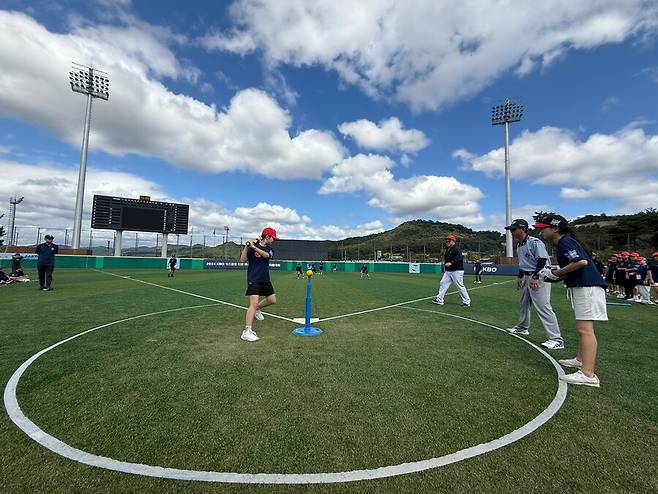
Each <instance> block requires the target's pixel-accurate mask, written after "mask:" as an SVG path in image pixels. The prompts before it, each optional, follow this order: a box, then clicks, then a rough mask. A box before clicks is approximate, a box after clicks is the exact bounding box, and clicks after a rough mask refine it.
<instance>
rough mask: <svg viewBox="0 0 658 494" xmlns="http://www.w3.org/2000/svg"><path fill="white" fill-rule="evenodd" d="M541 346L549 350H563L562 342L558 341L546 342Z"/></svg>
mask: <svg viewBox="0 0 658 494" xmlns="http://www.w3.org/2000/svg"><path fill="white" fill-rule="evenodd" d="M541 346H543V347H545V348H548V349H549V350H564V342H563V341H560V340H546V341H545V342H544V343H542V344H541Z"/></svg>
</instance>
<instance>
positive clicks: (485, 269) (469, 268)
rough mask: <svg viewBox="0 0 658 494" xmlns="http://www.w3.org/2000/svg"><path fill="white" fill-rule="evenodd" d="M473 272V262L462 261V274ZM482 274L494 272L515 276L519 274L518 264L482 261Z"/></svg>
mask: <svg viewBox="0 0 658 494" xmlns="http://www.w3.org/2000/svg"><path fill="white" fill-rule="evenodd" d="M473 273H475V264H473V263H472V262H465V263H464V274H473ZM482 274H483V275H488V274H496V275H503V276H516V275H518V274H519V265H518V264H493V263H482Z"/></svg>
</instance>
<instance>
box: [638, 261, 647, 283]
mask: <svg viewBox="0 0 658 494" xmlns="http://www.w3.org/2000/svg"><path fill="white" fill-rule="evenodd" d="M647 271H649V266H647V265H646V264H640V265H639V266H638V267H637V271H635V283H637V284H638V285H641V284H642V283H644V280H645V278H646V277H647Z"/></svg>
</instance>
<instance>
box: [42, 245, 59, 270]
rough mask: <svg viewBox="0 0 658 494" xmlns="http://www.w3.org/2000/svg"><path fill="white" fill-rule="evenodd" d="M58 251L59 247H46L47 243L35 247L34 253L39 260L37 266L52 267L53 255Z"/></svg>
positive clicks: (53, 262)
mask: <svg viewBox="0 0 658 494" xmlns="http://www.w3.org/2000/svg"><path fill="white" fill-rule="evenodd" d="M58 251H59V247H57V246H56V245H55V244H50V245H48V244H47V243H45V242H44V243H42V244H39V245H37V248H36V253H37V254H39V259H38V260H37V264H41V265H42V266H54V265H55V254H57V252H58Z"/></svg>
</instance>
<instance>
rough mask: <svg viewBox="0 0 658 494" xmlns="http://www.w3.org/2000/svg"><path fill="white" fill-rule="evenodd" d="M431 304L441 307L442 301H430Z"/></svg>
mask: <svg viewBox="0 0 658 494" xmlns="http://www.w3.org/2000/svg"><path fill="white" fill-rule="evenodd" d="M432 303H433V304H436V305H443V301H440V302H439V301H438V300H437V299H434V300H432Z"/></svg>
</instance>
